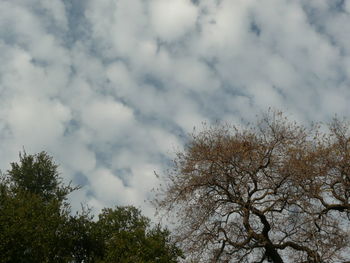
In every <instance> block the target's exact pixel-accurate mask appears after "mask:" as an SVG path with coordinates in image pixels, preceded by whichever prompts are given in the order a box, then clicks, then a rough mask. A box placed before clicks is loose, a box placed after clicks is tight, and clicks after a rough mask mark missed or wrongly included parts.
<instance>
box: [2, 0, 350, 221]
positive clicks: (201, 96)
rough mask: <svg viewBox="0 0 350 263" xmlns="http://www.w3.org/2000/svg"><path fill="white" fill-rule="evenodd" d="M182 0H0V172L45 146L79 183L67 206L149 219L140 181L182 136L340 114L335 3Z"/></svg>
mask: <svg viewBox="0 0 350 263" xmlns="http://www.w3.org/2000/svg"><path fill="white" fill-rule="evenodd" d="M193 2H194V1H190V0H172V1H167V0H150V1H143V0H119V1H115V0H100V1H92V0H89V1H83V0H81V1H79V0H78V1H77V2H75V4H74V5H65V2H64V1H59V0H52V1H44V0H13V1H0V59H1V64H0V132H1V134H0V149H1V150H0V164H1V165H2V167H1V168H4V167H5V168H6V167H7V165H8V162H10V161H13V160H16V159H17V155H18V151H20V150H21V149H22V146H24V147H25V148H26V149H27V151H28V152H37V151H40V150H48V151H49V153H50V154H52V155H53V156H54V157H55V159H57V162H59V163H60V164H61V166H60V167H61V169H62V173H63V175H64V176H65V178H66V179H67V180H68V181H69V180H70V179H73V181H74V178H75V176H76V174H83V175H84V176H85V177H86V178H87V181H88V183H87V185H86V187H85V188H84V190H83V191H82V192H81V193H79V194H76V195H74V197H73V199H72V200H73V202H74V207H79V202H83V201H85V202H87V203H88V204H90V205H94V206H95V207H96V211H98V209H101V208H102V207H104V206H110V205H117V204H134V205H136V206H140V207H142V208H143V209H144V210H145V211H147V213H148V214H149V215H150V214H151V211H152V209H151V208H150V206H149V204H148V203H144V202H143V200H144V199H147V197H148V196H149V195H151V193H150V189H151V188H153V186H155V184H157V180H156V178H155V177H154V175H153V171H154V170H156V171H157V172H161V171H163V170H165V168H166V167H165V166H166V163H165V162H164V159H166V158H167V157H169V156H171V152H172V150H173V148H177V147H181V143H182V140H183V138H182V137H181V136H183V134H186V133H188V132H191V131H192V128H193V126H197V127H201V123H202V122H203V121H207V122H209V123H210V122H212V121H215V120H219V121H234V122H240V120H241V118H242V117H243V118H246V119H248V120H252V119H253V118H254V116H255V114H256V113H259V112H261V111H262V110H266V109H267V108H268V107H269V106H273V107H277V108H280V109H282V110H287V111H288V112H290V113H291V115H293V117H295V118H297V119H299V120H302V121H310V120H312V121H317V120H328V119H329V118H330V117H332V116H333V114H334V113H337V114H338V115H340V116H342V115H349V113H350V109H349V107H347V101H348V100H349V99H350V89H349V88H348V87H349V85H350V70H349V68H350V45H349V43H350V31H349V27H347V25H348V24H349V23H350V15H349V13H350V12H349V1H345V2H344V8H343V10H340V8H338V9H339V10H337V8H336V7H335V4H334V3H333V2H331V1H327V0H318V1H316V0H315V1H306V0H298V1H287V0H267V1H264V2H260V1H255V0H237V1H231V0H221V1H212V0H201V1H196V4H194V3H193ZM78 7H80V8H81V10H73V9H72V8H78ZM78 11H79V12H78ZM73 27H74V28H73Z"/></svg>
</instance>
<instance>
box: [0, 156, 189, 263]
mask: <svg viewBox="0 0 350 263" xmlns="http://www.w3.org/2000/svg"><path fill="white" fill-rule="evenodd" d="M78 189H79V187H72V186H71V185H70V184H69V185H65V184H64V183H63V180H62V178H61V177H60V175H59V172H58V166H57V165H56V164H55V163H54V161H53V159H52V157H50V156H49V155H48V154H47V153H46V152H41V153H38V154H34V155H28V154H26V153H23V154H20V160H19V162H18V163H11V169H9V170H8V171H7V172H6V173H2V174H0V263H12V262H16V263H21V262H23V263H31V262H33V263H56V262H57V263H72V262H75V263H78V262H79V263H83V262H84V263H127V262H130V263H131V262H133V263H137V262H143V263H147V262H149V263H151V262H152V263H153V262H159V263H168V262H169V263H176V262H178V258H179V257H180V256H181V255H182V253H181V251H180V249H179V248H178V247H177V245H176V244H175V243H174V242H173V241H172V240H171V238H170V232H169V231H168V230H167V229H165V228H162V227H161V226H159V225H155V226H152V224H151V222H150V220H149V219H148V218H146V217H144V216H143V215H142V214H141V211H140V210H139V209H137V208H135V207H132V206H127V207H122V206H116V207H115V208H113V209H112V208H105V209H104V210H103V211H102V213H101V214H100V215H99V218H98V219H97V220H93V216H92V215H91V214H90V210H89V209H83V210H82V211H78V212H77V213H76V214H75V215H72V213H71V209H70V204H69V202H68V201H67V200H68V199H67V195H68V194H69V193H70V192H72V191H74V190H78Z"/></svg>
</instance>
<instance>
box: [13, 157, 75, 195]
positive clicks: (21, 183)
mask: <svg viewBox="0 0 350 263" xmlns="http://www.w3.org/2000/svg"><path fill="white" fill-rule="evenodd" d="M19 158H20V162H19V163H11V169H10V170H9V171H8V176H9V179H10V181H11V183H12V187H13V190H14V191H27V192H30V193H33V194H36V195H39V196H41V197H42V198H43V199H44V200H45V201H48V200H51V199H58V200H60V201H62V200H64V199H65V198H66V196H67V195H68V194H69V193H70V192H72V191H74V190H76V189H77V188H73V187H71V186H70V185H68V186H65V185H63V183H62V180H61V177H60V175H59V173H58V170H57V168H58V166H57V165H56V164H55V163H54V162H53V160H52V157H51V156H49V155H48V154H47V153H46V152H40V153H38V154H35V155H27V154H26V152H24V153H23V154H20V155H19Z"/></svg>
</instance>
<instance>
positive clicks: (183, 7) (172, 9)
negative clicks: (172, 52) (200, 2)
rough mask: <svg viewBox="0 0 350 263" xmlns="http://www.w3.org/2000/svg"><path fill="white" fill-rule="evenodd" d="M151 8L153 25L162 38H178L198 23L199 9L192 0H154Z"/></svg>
mask: <svg viewBox="0 0 350 263" xmlns="http://www.w3.org/2000/svg"><path fill="white" fill-rule="evenodd" d="M150 9H151V20H152V26H153V28H154V30H155V33H156V35H157V36H158V37H160V38H161V39H162V40H165V41H173V40H176V39H177V38H179V37H182V36H184V34H186V33H187V32H189V31H191V30H193V29H194V27H195V25H196V20H197V12H198V10H197V8H196V7H195V6H194V5H193V4H192V3H191V1H188V0H172V1H167V0H153V1H152V2H151V4H150Z"/></svg>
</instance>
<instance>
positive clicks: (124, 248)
mask: <svg viewBox="0 0 350 263" xmlns="http://www.w3.org/2000/svg"><path fill="white" fill-rule="evenodd" d="M97 227H98V229H99V231H100V233H101V237H102V238H103V241H104V249H103V251H104V254H103V260H102V261H101V262H111V263H112V262H120V263H138V262H140V263H141V262H142V263H148V262H149V263H151V262H160V263H163V262H164V263H168V262H169V263H172V262H177V258H178V257H179V256H181V255H182V254H181V251H180V250H179V249H178V248H177V247H176V245H175V244H174V243H172V242H171V240H170V238H169V236H170V233H169V231H167V230H163V229H162V228H161V227H160V226H156V227H153V228H151V226H150V220H149V219H148V218H146V217H144V216H142V215H141V212H140V210H138V209H136V208H135V207H132V206H126V207H116V208H115V209H110V208H108V209H104V210H103V211H102V213H101V214H100V216H99V220H98V222H97Z"/></svg>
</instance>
